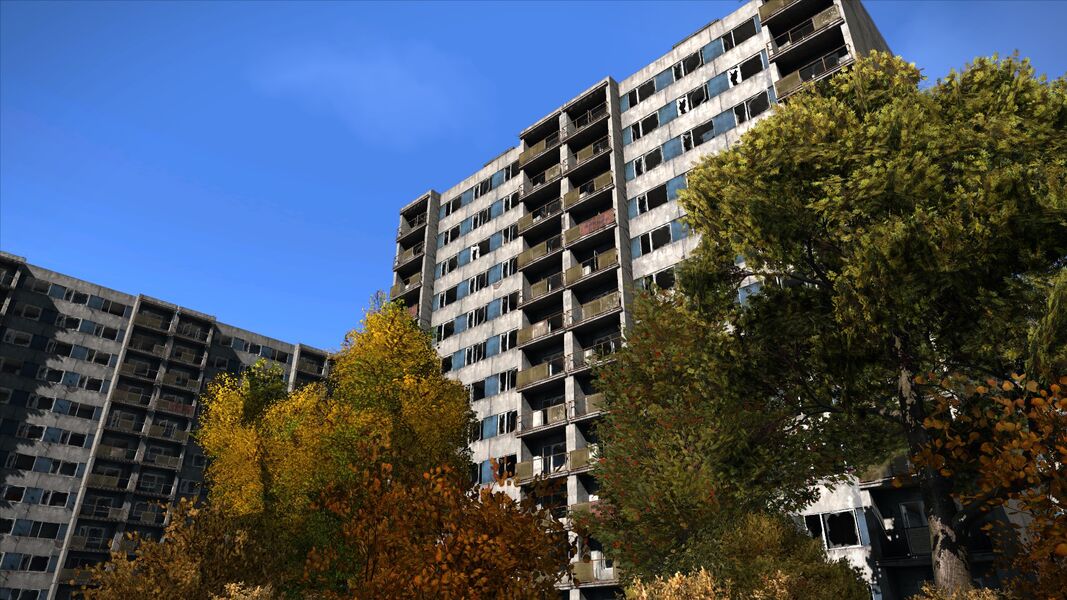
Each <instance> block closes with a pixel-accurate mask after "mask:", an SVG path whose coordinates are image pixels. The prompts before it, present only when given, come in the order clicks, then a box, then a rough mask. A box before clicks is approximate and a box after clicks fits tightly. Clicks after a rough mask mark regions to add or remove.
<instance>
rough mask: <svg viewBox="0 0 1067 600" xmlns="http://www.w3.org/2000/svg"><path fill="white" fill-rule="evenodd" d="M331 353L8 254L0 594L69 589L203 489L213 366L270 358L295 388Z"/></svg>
mask: <svg viewBox="0 0 1067 600" xmlns="http://www.w3.org/2000/svg"><path fill="white" fill-rule="evenodd" d="M327 357H328V355H327V353H326V352H324V351H322V350H318V349H315V348H310V347H308V346H302V345H300V344H289V343H286V342H282V341H279V340H275V339H272V338H269V337H266V336H263V335H260V334H258V333H254V332H251V331H246V330H243V329H239V328H236V327H233V326H231V325H227V324H225V323H220V322H218V321H216V320H215V318H214V317H212V316H210V315H206V314H203V313H199V312H196V311H194V310H190V309H188V308H184V307H181V306H176V305H174V304H171V303H168V302H164V301H162V300H157V299H155V298H150V297H148V296H143V295H138V296H135V295H131V294H126V293H123V292H117V291H115V290H111V289H108V288H104V287H101V286H99V285H95V284H92V283H90V282H87V281H83V280H80V279H75V278H73V277H69V276H66V275H62V274H60V273H56V272H53V271H49V270H47V269H44V268H41V267H38V266H35V265H31V264H28V263H27V262H26V261H25V259H23V258H20V257H17V256H13V255H11V254H8V253H5V252H0V468H2V471H0V478H2V479H0V600H15V599H17V600H38V599H40V600H43V599H45V598H54V597H60V598H65V597H69V596H70V593H71V589H72V588H71V586H69V585H66V583H67V582H69V581H70V580H71V579H72V578H73V577H74V575H75V573H74V571H75V569H76V568H77V567H81V566H84V565H88V564H93V563H97V562H100V561H102V560H105V559H107V558H108V553H109V552H111V551H112V550H120V549H122V548H127V549H129V547H128V545H127V544H128V542H127V541H126V539H125V538H124V534H125V533H127V532H139V533H141V534H142V535H151V536H153V537H158V536H159V535H160V534H161V533H162V531H163V526H164V524H165V523H166V522H167V521H166V520H167V514H166V511H164V510H162V509H161V508H160V504H161V503H162V504H167V503H171V502H174V501H175V500H176V499H177V498H178V497H182V496H190V497H191V496H197V495H198V494H200V492H201V483H202V482H203V467H204V462H205V460H204V456H203V454H202V453H200V452H199V451H198V449H197V447H196V445H195V444H194V443H192V441H191V439H190V437H189V434H190V431H191V430H192V429H193V428H194V425H195V422H196V416H197V410H198V402H197V396H198V394H199V392H200V391H201V390H203V389H204V386H205V385H206V384H207V383H208V382H209V381H210V380H211V379H212V378H213V377H214V376H215V375H216V374H218V373H222V372H238V371H239V370H241V369H242V368H245V367H247V366H250V365H251V364H253V363H255V362H256V361H258V360H260V359H267V360H269V361H273V362H274V363H275V364H277V365H279V366H281V367H282V368H283V369H284V372H285V373H286V375H285V376H286V379H287V381H288V382H289V385H290V387H294V386H298V385H301V384H303V383H306V382H309V381H315V380H319V379H321V378H322V377H323V376H324V374H325V372H326V369H327Z"/></svg>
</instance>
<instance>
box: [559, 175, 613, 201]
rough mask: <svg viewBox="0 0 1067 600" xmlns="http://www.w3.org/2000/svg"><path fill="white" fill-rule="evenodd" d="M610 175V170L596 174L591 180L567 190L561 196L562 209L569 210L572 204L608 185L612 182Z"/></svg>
mask: <svg viewBox="0 0 1067 600" xmlns="http://www.w3.org/2000/svg"><path fill="white" fill-rule="evenodd" d="M611 177H612V176H611V171H605V172H603V173H601V174H600V175H597V176H596V177H595V178H593V179H592V180H591V181H587V182H585V183H583V184H582V185H580V186H578V187H576V188H574V189H573V190H571V191H569V192H567V193H566V194H564V196H563V209H564V210H569V209H570V208H571V207H572V206H574V205H575V204H578V203H579V202H581V201H582V200H584V199H586V198H588V197H589V196H590V195H591V194H595V193H597V192H599V191H600V190H603V189H604V188H606V187H608V186H609V185H611V182H612V179H611Z"/></svg>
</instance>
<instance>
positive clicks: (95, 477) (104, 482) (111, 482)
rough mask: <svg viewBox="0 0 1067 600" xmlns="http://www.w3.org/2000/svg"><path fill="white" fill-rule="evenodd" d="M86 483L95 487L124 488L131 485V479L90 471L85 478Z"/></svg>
mask: <svg viewBox="0 0 1067 600" xmlns="http://www.w3.org/2000/svg"><path fill="white" fill-rule="evenodd" d="M85 485H87V486H89V487H95V488H105V489H109V490H111V489H116V490H124V489H126V487H127V486H129V485H130V480H129V479H120V478H119V476H118V475H101V474H99V473H90V474H89V475H88V476H86V478H85Z"/></svg>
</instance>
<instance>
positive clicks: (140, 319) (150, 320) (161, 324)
mask: <svg viewBox="0 0 1067 600" xmlns="http://www.w3.org/2000/svg"><path fill="white" fill-rule="evenodd" d="M133 322H134V323H136V324H138V325H143V326H145V327H148V328H150V329H155V330H157V331H169V330H170V321H168V320H166V319H164V318H163V317H158V316H156V315H153V314H149V313H140V314H138V315H137V316H136V317H134V318H133Z"/></svg>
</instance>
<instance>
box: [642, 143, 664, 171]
mask: <svg viewBox="0 0 1067 600" xmlns="http://www.w3.org/2000/svg"><path fill="white" fill-rule="evenodd" d="M644 159H645V160H644V170H645V171H651V170H652V169H654V168H656V167H658V166H659V165H660V163H662V162H663V152H662V151H661V150H660V149H659V148H656V149H655V150H653V151H651V152H649V153H648V154H646V155H645V156H644Z"/></svg>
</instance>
